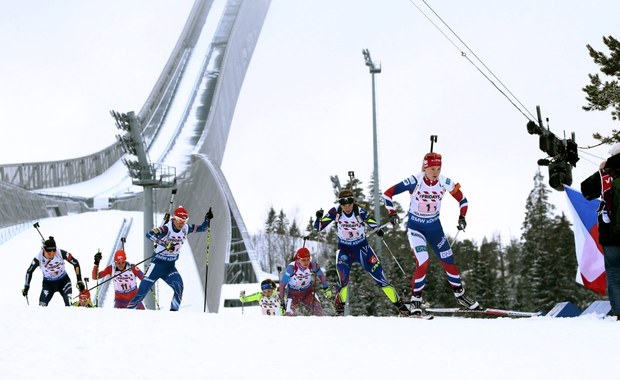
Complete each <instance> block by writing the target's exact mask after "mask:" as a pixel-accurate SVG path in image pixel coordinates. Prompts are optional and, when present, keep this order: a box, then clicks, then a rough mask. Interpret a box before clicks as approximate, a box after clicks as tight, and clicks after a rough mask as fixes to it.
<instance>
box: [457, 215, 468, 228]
mask: <svg viewBox="0 0 620 380" xmlns="http://www.w3.org/2000/svg"><path fill="white" fill-rule="evenodd" d="M466 227H467V222H466V221H465V217H464V216H463V215H461V216H459V224H458V226H456V228H457V229H458V230H460V231H464V230H465V228H466Z"/></svg>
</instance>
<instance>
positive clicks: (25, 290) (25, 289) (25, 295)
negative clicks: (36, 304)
mask: <svg viewBox="0 0 620 380" xmlns="http://www.w3.org/2000/svg"><path fill="white" fill-rule="evenodd" d="M28 289H30V286H24V289H22V296H24V297H28Z"/></svg>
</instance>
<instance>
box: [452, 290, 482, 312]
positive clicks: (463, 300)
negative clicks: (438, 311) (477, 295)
mask: <svg viewBox="0 0 620 380" xmlns="http://www.w3.org/2000/svg"><path fill="white" fill-rule="evenodd" d="M452 290H453V291H454V297H456V302H458V303H459V304H460V305H461V306H462V307H463V308H464V309H469V310H482V308H481V307H480V304H479V303H478V302H477V301H474V300H472V299H471V298H469V297H467V296H466V295H465V289H463V287H462V286H459V287H456V288H452Z"/></svg>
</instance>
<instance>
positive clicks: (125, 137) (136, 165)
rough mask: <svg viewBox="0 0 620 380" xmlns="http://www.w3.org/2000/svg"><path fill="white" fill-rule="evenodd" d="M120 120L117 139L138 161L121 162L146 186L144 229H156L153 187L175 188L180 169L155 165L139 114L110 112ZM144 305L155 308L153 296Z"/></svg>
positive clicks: (147, 245) (149, 247) (149, 249)
mask: <svg viewBox="0 0 620 380" xmlns="http://www.w3.org/2000/svg"><path fill="white" fill-rule="evenodd" d="M110 114H111V115H112V117H113V118H114V121H115V122H116V127H117V128H118V129H119V130H121V131H123V132H124V134H122V135H117V136H116V139H117V140H118V142H119V143H120V144H121V147H122V148H123V151H124V152H125V153H126V154H128V155H132V156H135V157H136V158H137V161H136V160H132V159H128V158H126V157H124V158H122V159H121V161H122V162H123V164H125V166H126V167H127V171H128V173H129V176H130V177H131V182H132V183H133V184H134V185H138V186H142V187H144V191H143V193H144V229H143V231H149V230H151V229H152V228H153V226H154V223H153V188H155V187H172V186H174V185H175V184H176V168H174V167H171V166H165V165H159V164H158V165H155V164H151V163H150V161H149V158H148V155H147V149H146V144H145V143H144V139H143V137H142V127H141V126H140V121H139V120H138V118H137V117H136V114H135V113H134V112H133V111H131V112H127V113H126V114H125V113H118V112H116V111H110ZM152 255H153V243H152V242H151V241H149V240H148V239H144V259H148V258H149V257H151V256H152ZM144 304H145V306H146V307H147V308H149V309H154V308H155V303H154V300H153V299H151V297H146V298H145V299H144Z"/></svg>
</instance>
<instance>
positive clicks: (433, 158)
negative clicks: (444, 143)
mask: <svg viewBox="0 0 620 380" xmlns="http://www.w3.org/2000/svg"><path fill="white" fill-rule="evenodd" d="M433 166H441V154H439V153H433V152H431V153H426V154H425V155H424V161H422V170H424V169H426V168H430V167H433Z"/></svg>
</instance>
